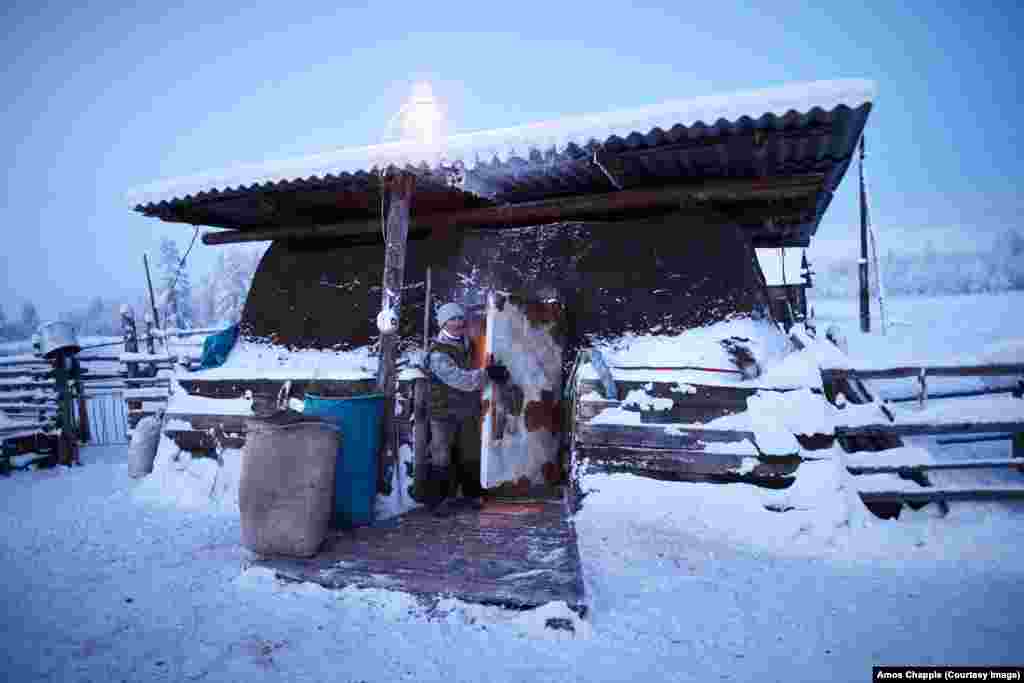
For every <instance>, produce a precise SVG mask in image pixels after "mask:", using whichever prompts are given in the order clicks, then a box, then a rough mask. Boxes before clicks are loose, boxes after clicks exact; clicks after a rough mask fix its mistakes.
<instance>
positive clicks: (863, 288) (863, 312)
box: [858, 134, 871, 332]
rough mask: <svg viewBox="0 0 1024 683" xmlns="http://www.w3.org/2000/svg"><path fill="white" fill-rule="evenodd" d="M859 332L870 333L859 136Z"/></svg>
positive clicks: (865, 203) (865, 204)
mask: <svg viewBox="0 0 1024 683" xmlns="http://www.w3.org/2000/svg"><path fill="white" fill-rule="evenodd" d="M858 168H859V169H860V261H859V264H858V265H859V268H858V272H859V273H860V331H861V332H870V331H871V299H870V296H869V294H868V199H867V193H866V192H865V191H864V135H863V134H862V135H861V136H860V165H859V166H858Z"/></svg>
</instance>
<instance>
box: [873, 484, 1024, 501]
mask: <svg viewBox="0 0 1024 683" xmlns="http://www.w3.org/2000/svg"><path fill="white" fill-rule="evenodd" d="M859 493H860V497H861V500H863V501H864V502H865V503H922V504H923V503H937V502H953V501H965V500H1014V499H1024V486H1021V487H1001V488H996V487H992V488H976V489H970V488H955V489H954V488H946V489H929V488H923V489H920V490H915V491H860V492H859Z"/></svg>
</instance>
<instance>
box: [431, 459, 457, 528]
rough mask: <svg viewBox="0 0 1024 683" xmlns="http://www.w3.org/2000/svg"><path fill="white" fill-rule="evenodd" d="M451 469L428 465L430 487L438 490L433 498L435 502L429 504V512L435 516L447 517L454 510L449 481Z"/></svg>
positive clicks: (451, 487)
mask: <svg viewBox="0 0 1024 683" xmlns="http://www.w3.org/2000/svg"><path fill="white" fill-rule="evenodd" d="M450 477H451V469H450V468H448V467H435V466H433V465H432V466H431V467H430V479H431V483H432V488H433V489H434V490H435V491H437V492H438V495H437V497H436V498H435V499H434V500H435V501H436V502H435V503H434V504H433V505H432V506H431V512H433V513H434V516H435V517H448V516H449V515H451V514H452V513H453V512H455V499H454V497H453V496H452V495H451V494H452V493H454V491H453V490H452V489H453V488H454V487H453V486H452V485H451V482H450Z"/></svg>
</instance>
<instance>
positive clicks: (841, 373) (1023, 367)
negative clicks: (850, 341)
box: [821, 363, 1024, 381]
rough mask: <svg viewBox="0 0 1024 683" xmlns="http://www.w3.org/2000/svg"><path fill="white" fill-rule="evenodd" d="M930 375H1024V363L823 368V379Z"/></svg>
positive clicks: (897, 377)
mask: <svg viewBox="0 0 1024 683" xmlns="http://www.w3.org/2000/svg"><path fill="white" fill-rule="evenodd" d="M922 369H923V370H924V371H925V374H926V375H927V376H929V377H999V376H1005V375H1024V363H986V364H981V365H917V366H913V365H900V366H894V367H888V368H863V369H860V368H823V369H822V371H821V376H822V379H823V380H826V381H834V380H836V379H841V378H846V377H859V378H860V379H899V378H904V377H917V376H919V375H920V374H921V370H922Z"/></svg>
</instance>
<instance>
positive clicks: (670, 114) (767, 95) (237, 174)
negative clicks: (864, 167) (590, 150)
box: [127, 79, 877, 208]
mask: <svg viewBox="0 0 1024 683" xmlns="http://www.w3.org/2000/svg"><path fill="white" fill-rule="evenodd" d="M876 92H877V87H876V85H875V83H874V82H873V81H869V80H863V79H843V80H831V81H813V82H809V83H795V84H789V85H784V86H781V87H776V88H767V89H761V90H748V91H743V92H738V93H735V94H732V95H712V96H704V97H697V98H692V99H677V100H670V101H666V102H663V103H661V104H656V105H652V106H647V107H640V108H636V109H625V110H619V111H613V112H607V113H600V114H585V115H580V116H572V117H567V118H562V119H556V120H552V121H541V122H537V123H530V124H526V125H522V126H515V127H512V128H498V129H493V130H483V131H477V132H472V133H461V134H458V135H452V136H449V137H447V138H443V139H441V140H439V141H437V143H435V144H423V143H420V142H418V141H412V140H404V141H398V142H388V143H384V144H378V145H369V146H364V147H347V148H342V149H337V150H332V151H325V152H321V153H318V154H312V155H309V156H304V157H300V158H294V159H288V160H283V161H277V162H266V163H257V164H246V165H239V166H235V167H233V168H230V169H226V170H220V171H210V172H205V173H200V174H197V175H194V176H189V177H181V178H173V179H169V180H164V181H159V182H156V183H152V184H148V185H144V186H142V187H139V188H135V189H133V190H130V191H129V192H128V193H127V199H128V202H129V204H130V206H131V207H133V208H134V207H136V206H140V205H146V204H151V203H159V202H161V201H169V200H172V199H175V198H183V197H187V196H189V195H194V194H197V193H199V192H204V191H211V190H214V189H217V190H222V191H223V190H230V189H235V188H242V187H248V186H251V185H254V184H263V183H268V182H269V183H272V182H279V181H288V180H295V179H299V178H310V177H324V176H328V175H339V174H343V173H358V172H360V171H363V172H368V171H370V170H372V169H373V168H386V167H388V166H392V165H393V166H399V167H404V166H416V167H422V166H424V165H425V166H426V167H428V168H437V167H441V166H456V165H462V166H464V167H467V168H473V167H474V166H476V165H478V164H480V163H491V162H492V161H493V160H494V159H497V160H499V161H507V160H508V159H509V158H511V157H513V156H516V155H520V156H524V157H525V156H528V154H529V152H530V150H541V151H549V150H552V149H554V150H555V151H556V152H561V151H563V150H564V149H565V148H566V147H568V146H569V145H570V144H576V145H580V146H585V145H586V144H587V143H589V142H590V141H591V140H598V141H603V140H607V139H608V138H610V137H613V136H618V137H621V138H626V137H628V136H629V135H631V134H633V133H640V134H641V135H643V134H647V133H648V132H650V131H652V130H654V129H661V130H669V129H671V128H672V127H673V126H676V125H683V126H692V125H695V124H698V123H704V124H706V125H708V126H714V125H716V124H717V123H718V122H719V121H722V120H725V121H727V122H731V121H735V120H738V119H741V118H743V117H750V118H760V117H762V116H764V115H769V114H775V115H778V116H784V115H785V114H787V113H789V112H791V111H793V112H798V113H803V112H809V111H811V110H813V109H822V110H825V111H831V110H832V109H835V108H836V107H838V106H840V105H846V106H848V107H851V108H853V107H857V106H860V105H862V104H864V103H866V102H872V101H873V100H874V99H875V96H876Z"/></svg>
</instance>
